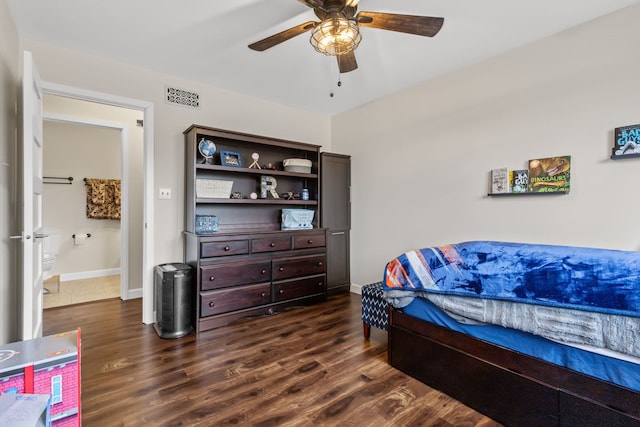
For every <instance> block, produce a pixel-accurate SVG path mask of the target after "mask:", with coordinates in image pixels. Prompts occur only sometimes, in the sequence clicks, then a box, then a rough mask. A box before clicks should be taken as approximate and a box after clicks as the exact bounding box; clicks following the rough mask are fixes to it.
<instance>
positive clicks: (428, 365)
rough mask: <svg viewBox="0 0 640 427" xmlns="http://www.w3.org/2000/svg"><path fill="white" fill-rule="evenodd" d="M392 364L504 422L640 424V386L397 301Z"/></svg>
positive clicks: (391, 335) (391, 323) (392, 326)
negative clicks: (457, 327)
mask: <svg viewBox="0 0 640 427" xmlns="http://www.w3.org/2000/svg"><path fill="white" fill-rule="evenodd" d="M389 363H390V364H391V365H392V366H393V367H395V368H397V369H399V370H401V371H403V372H405V373H407V374H409V375H411V376H412V377H414V378H416V379H418V380H420V381H422V382H423V383H425V384H427V385H429V386H431V387H433V388H435V389H438V390H440V391H442V392H444V393H446V394H448V395H449V396H451V397H453V398H455V399H457V400H459V401H461V402H462V403H464V404H465V405H467V406H470V407H471V408H473V409H475V410H477V411H479V412H481V413H483V414H485V415H487V416H488V417H491V418H492V419H494V420H496V421H498V422H500V423H502V424H505V425H510V426H518V427H519V426H527V427H528V426H545V427H547V426H554V425H558V426H571V427H575V426H598V427H614V426H625V427H628V426H640V393H637V392H634V391H632V390H629V389H626V388H624V387H619V386H616V385H613V384H611V383H608V382H605V381H601V380H597V379H594V378H592V377H589V376H586V375H583V374H580V373H577V372H575V371H572V370H569V369H566V368H561V367H559V366H556V365H553V364H550V363H547V362H544V361H541V360H539V359H536V358H533V357H530V356H526V355H523V354H520V353H517V352H515V351H512V350H509V349H506V348H504V347H500V346H497V345H494V344H490V343H487V342H485V341H481V340H478V339H475V338H473V337H470V336H467V335H464V334H462V333H459V332H456V331H451V330H449V329H446V328H443V327H440V326H437V325H434V324H432V323H430V322H426V321H423V320H420V319H417V318H415V317H412V316H408V315H406V314H404V313H402V312H401V311H399V310H396V309H393V308H389ZM639 375H640V372H639Z"/></svg>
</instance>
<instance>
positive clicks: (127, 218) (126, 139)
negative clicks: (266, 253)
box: [43, 96, 143, 308]
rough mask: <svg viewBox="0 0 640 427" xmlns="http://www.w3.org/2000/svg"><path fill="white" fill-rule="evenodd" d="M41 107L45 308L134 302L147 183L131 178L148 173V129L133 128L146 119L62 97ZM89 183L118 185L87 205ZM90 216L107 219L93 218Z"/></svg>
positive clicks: (50, 99)
mask: <svg viewBox="0 0 640 427" xmlns="http://www.w3.org/2000/svg"><path fill="white" fill-rule="evenodd" d="M43 101H44V102H43V107H44V114H43V116H44V117H43V118H44V126H43V137H44V138H43V139H44V140H45V141H46V144H44V152H43V175H44V177H45V178H44V182H43V184H44V185H43V229H44V234H45V235H46V236H47V237H45V238H44V239H43V247H44V248H45V251H44V256H43V265H44V266H45V268H43V273H44V274H45V277H43V279H45V283H44V288H45V295H44V308H52V307H60V306H65V305H71V304H78V303H82V302H89V301H96V300H100V299H106V298H114V297H120V298H121V299H128V290H129V285H128V284H129V280H130V278H133V279H135V278H138V279H139V278H140V277H141V276H142V273H141V272H140V271H131V272H130V271H129V268H128V266H129V265H130V258H131V257H130V255H129V254H130V253H131V251H130V248H131V249H133V254H140V253H142V241H141V236H140V233H139V232H136V231H138V230H137V229H139V228H140V225H139V224H142V214H141V209H140V206H139V205H140V202H137V203H136V201H137V200H140V197H139V195H140V194H141V193H142V183H141V179H140V177H139V175H140V173H137V174H134V177H133V179H131V176H130V175H131V174H130V172H129V166H130V165H131V167H133V168H135V169H136V170H140V171H141V170H142V167H141V161H140V159H141V157H142V156H141V153H142V145H143V138H142V137H143V135H142V130H141V129H139V130H138V131H137V132H135V131H134V132H131V131H130V129H129V128H130V126H131V125H133V126H135V123H136V122H137V120H141V117H142V113H141V112H139V111H135V110H128V109H120V108H116V107H108V106H102V105H90V104H89V103H87V102H86V101H79V100H72V99H69V98H62V97H57V96H45V97H44V99H43ZM80 112H82V114H83V115H84V117H81V116H80V115H79V113H80ZM106 118H109V119H116V120H120V122H115V121H114V122H111V121H105V119H106ZM125 120H126V121H125ZM87 178H92V179H95V178H100V179H103V180H105V182H113V183H117V184H112V185H110V186H109V188H108V189H109V190H110V191H109V192H108V194H109V200H108V201H107V200H101V202H104V203H102V204H100V205H93V204H91V203H89V199H88V195H91V192H90V191H88V188H89V187H88V186H87V184H86V182H85V179H87ZM121 189H124V191H121ZM115 190H117V192H116V191H115ZM116 193H117V194H116ZM121 195H124V197H120V196H121ZM115 196H117V197H115ZM132 201H133V203H132ZM92 209H94V210H96V211H97V212H99V213H102V212H105V213H108V214H109V215H99V216H98V218H92V217H95V216H96V215H88V212H87V211H88V210H90V212H89V213H91V212H92V211H91V210H92ZM129 230H134V231H133V232H132V233H130V232H129ZM134 258H136V257H135V256H134ZM138 258H139V256H138ZM135 265H138V266H139V265H140V263H139V262H136V263H135Z"/></svg>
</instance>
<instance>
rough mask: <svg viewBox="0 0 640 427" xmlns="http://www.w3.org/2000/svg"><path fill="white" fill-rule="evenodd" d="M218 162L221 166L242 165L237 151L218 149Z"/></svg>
mask: <svg viewBox="0 0 640 427" xmlns="http://www.w3.org/2000/svg"><path fill="white" fill-rule="evenodd" d="M220 162H221V163H222V166H236V167H241V166H242V157H241V156H240V153H238V152H237V151H229V150H220Z"/></svg>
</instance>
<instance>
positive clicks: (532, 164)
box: [529, 156, 571, 193]
mask: <svg viewBox="0 0 640 427" xmlns="http://www.w3.org/2000/svg"><path fill="white" fill-rule="evenodd" d="M570 178H571V156H560V157H547V158H544V159H532V160H529V191H530V192H532V193H558V192H562V193H568V192H569V181H570Z"/></svg>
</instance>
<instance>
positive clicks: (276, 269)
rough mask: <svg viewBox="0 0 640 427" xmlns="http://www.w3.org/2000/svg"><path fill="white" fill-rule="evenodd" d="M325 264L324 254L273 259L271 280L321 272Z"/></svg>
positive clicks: (323, 270)
mask: <svg viewBox="0 0 640 427" xmlns="http://www.w3.org/2000/svg"><path fill="white" fill-rule="evenodd" d="M326 265H327V262H326V256H325V255H324V254H322V255H309V256H305V257H296V258H289V259H279V260H274V261H273V280H281V279H289V278H292V277H299V276H311V275H313V274H322V273H324V272H325V268H326V267H325V266H326Z"/></svg>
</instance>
